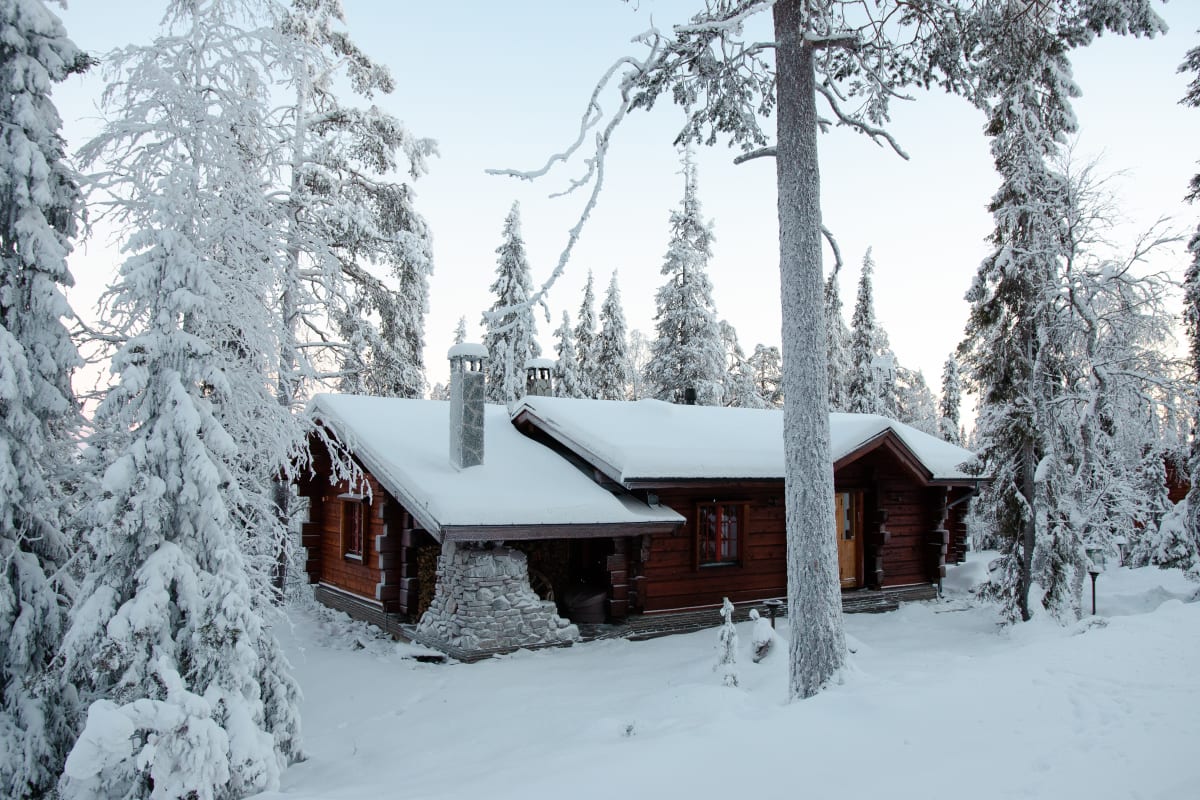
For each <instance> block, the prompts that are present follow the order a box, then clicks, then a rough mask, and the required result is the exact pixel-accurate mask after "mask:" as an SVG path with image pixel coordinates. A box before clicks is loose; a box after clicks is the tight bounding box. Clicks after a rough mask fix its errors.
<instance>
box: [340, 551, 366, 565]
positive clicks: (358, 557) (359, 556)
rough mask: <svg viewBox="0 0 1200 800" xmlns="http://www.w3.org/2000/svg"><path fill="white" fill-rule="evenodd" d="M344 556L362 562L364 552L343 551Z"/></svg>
mask: <svg viewBox="0 0 1200 800" xmlns="http://www.w3.org/2000/svg"><path fill="white" fill-rule="evenodd" d="M342 558H344V559H345V560H347V561H357V562H358V563H360V564H361V563H362V560H363V557H362V554H360V553H342Z"/></svg>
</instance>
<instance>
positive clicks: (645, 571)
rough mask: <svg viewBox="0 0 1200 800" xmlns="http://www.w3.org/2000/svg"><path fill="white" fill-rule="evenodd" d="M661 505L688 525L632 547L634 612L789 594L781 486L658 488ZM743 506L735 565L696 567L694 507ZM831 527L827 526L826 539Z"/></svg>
mask: <svg viewBox="0 0 1200 800" xmlns="http://www.w3.org/2000/svg"><path fill="white" fill-rule="evenodd" d="M658 497H659V502H661V503H662V504H663V505H666V506H669V507H671V508H673V509H674V510H675V511H677V512H679V513H680V514H682V515H683V516H684V517H685V518H686V519H687V522H686V524H684V525H683V526H682V527H681V528H680V529H679V530H678V531H677V532H676V533H674V534H672V535H668V536H654V537H652V538H651V539H650V541H649V546H648V547H642V548H639V549H635V550H634V552H633V554H632V555H633V558H634V559H635V560H636V562H637V564H636V567H635V570H634V571H635V574H636V575H637V578H636V581H637V582H638V586H637V590H636V598H637V601H636V602H637V603H638V604H639V606H640V607H639V608H637V609H635V610H638V611H666V610H669V609H679V608H690V607H692V606H707V605H719V604H720V603H721V599H722V598H723V597H728V598H729V599H730V600H732V601H733V602H734V603H743V602H747V601H751V600H761V599H763V598H767V597H782V596H784V595H786V594H787V566H786V565H787V545H786V540H785V535H786V534H785V519H784V511H783V483H782V482H779V481H775V482H772V483H771V484H752V483H737V482H732V481H730V482H727V483H724V484H719V485H712V486H707V487H701V488H688V489H662V490H660V491H659V492H658ZM713 501H716V502H724V503H746V504H748V507H749V513H748V515H747V516H748V519H747V520H746V522H745V524H744V525H743V527H742V530H743V536H742V539H743V541H742V542H741V543H740V548H741V558H740V560H739V562H738V563H737V564H731V565H720V566H706V567H701V566H699V564H698V559H697V555H698V554H697V549H696V505H697V503H709V502H713ZM832 531H833V524H832V522H831V523H830V535H832Z"/></svg>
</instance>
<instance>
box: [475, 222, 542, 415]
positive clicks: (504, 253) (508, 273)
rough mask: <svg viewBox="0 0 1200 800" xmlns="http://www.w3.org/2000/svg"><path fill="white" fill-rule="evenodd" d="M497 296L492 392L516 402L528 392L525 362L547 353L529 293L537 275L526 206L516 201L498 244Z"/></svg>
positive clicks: (495, 399)
mask: <svg viewBox="0 0 1200 800" xmlns="http://www.w3.org/2000/svg"><path fill="white" fill-rule="evenodd" d="M496 256H497V258H496V280H495V281H493V282H492V286H491V290H492V294H493V295H495V298H496V299H495V301H494V302H493V303H492V307H491V309H490V310H488V311H487V312H485V313H484V315H483V327H484V330H485V331H486V333H485V334H484V337H483V344H484V346H485V347H487V351H488V354H489V356H490V357H489V358H488V361H487V397H488V401H489V402H492V403H515V402H516V401H517V400H519V399H520V398H521V397H522V396H523V395H524V394H525V362H526V361H528V360H529V359H531V358H537V357H538V356H540V355H541V354H542V348H541V345H539V344H538V342H537V324H536V323H535V322H534V318H533V307H532V306H531V305H530V304H529V298H530V297H531V296H532V295H533V278H532V277H531V276H530V274H529V261H528V260H527V259H526V257H525V240H524V239H522V238H521V207H520V205H519V204H518V203H513V204H512V208H511V209H510V210H509V212H508V216H507V217H505V219H504V233H503V240H502V241H501V243H500V246H499V247H497V248H496Z"/></svg>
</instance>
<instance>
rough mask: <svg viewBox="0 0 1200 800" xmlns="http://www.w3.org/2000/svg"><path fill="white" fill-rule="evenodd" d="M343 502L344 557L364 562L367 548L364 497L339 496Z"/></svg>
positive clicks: (353, 495)
mask: <svg viewBox="0 0 1200 800" xmlns="http://www.w3.org/2000/svg"><path fill="white" fill-rule="evenodd" d="M338 499H339V500H341V501H342V557H343V558H349V559H353V560H355V561H362V560H363V556H364V555H366V547H367V510H368V509H369V508H370V506H369V505H368V504H367V499H366V498H365V497H363V496H362V495H357V494H343V495H339V497H338Z"/></svg>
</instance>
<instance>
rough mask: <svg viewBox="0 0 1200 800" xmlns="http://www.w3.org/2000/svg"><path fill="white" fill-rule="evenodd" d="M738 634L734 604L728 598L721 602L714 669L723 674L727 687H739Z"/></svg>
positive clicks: (722, 678)
mask: <svg viewBox="0 0 1200 800" xmlns="http://www.w3.org/2000/svg"><path fill="white" fill-rule="evenodd" d="M737 651H738V634H737V628H736V627H735V626H734V624H733V603H731V602H729V598H728V597H726V598H725V599H724V600H723V601H722V602H721V627H720V629H719V630H718V631H717V653H718V654H717V663H716V664H713V669H714V670H715V671H717V672H719V673H721V682H722V683H723V684H725V685H726V686H737V685H738V668H737Z"/></svg>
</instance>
